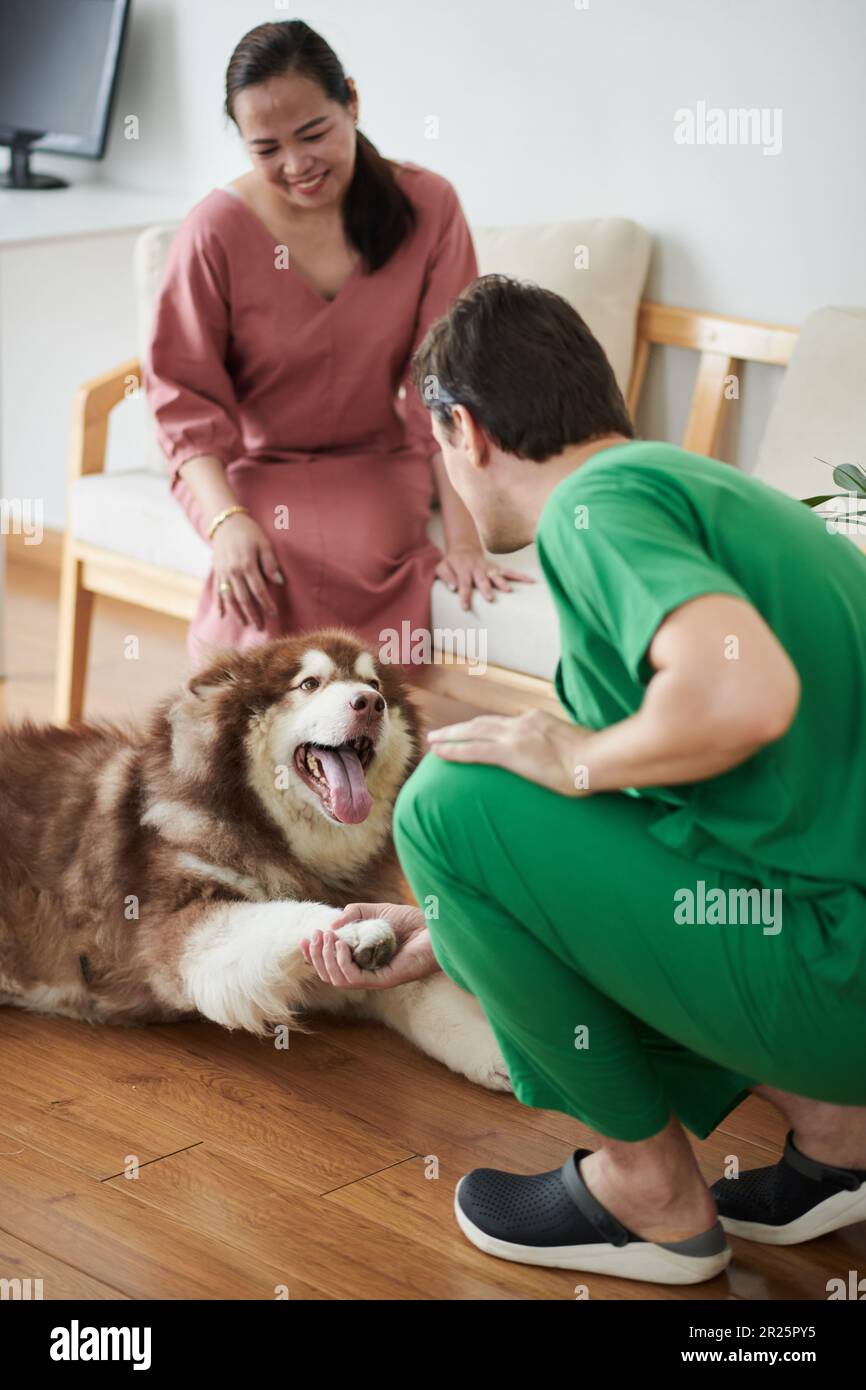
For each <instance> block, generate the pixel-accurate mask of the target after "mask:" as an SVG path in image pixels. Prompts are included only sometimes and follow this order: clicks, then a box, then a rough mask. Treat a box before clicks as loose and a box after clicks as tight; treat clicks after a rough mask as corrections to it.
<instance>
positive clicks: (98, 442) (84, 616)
mask: <svg viewBox="0 0 866 1390" xmlns="http://www.w3.org/2000/svg"><path fill="white" fill-rule="evenodd" d="M797 332H798V331H797V329H795V328H785V327H780V326H778V325H773V324H764V323H753V322H751V321H750V320H748V319H738V318H727V317H723V316H721V315H718V314H707V313H702V312H700V311H699V310H694V309H678V308H671V307H668V306H666V305H663V304H651V303H646V302H645V303H643V304H642V305H641V307H640V311H639V314H638V324H637V334H636V339H635V354H634V361H633V364H632V372H631V381H630V384H629V390H628V407H629V410H630V411H631V413H632V415H633V416H634V415H635V414H636V412H637V407H638V404H639V402H640V397H641V391H642V388H643V383H644V377H645V374H646V369H647V365H648V362H649V355H650V351H651V349H652V348H653V347H654V346H668V347H679V348H688V349H690V350H692V351H694V352H698V353H699V354H700V358H699V362H698V372H697V377H696V379H695V385H694V390H693V392H692V398H691V405H690V408H689V417H688V423H687V425H686V430H685V434H684V436H683V441H682V443H683V447H684V448H686V449H689V450H691V451H692V452H694V453H698V454H705V455H708V456H709V457H713V456H714V453H715V450H716V447H717V444H718V439H719V435H720V431H721V427H722V417H723V411H724V407H725V403H726V396H725V385H726V380H727V378H728V377H730V376H731V375H735V374H737V373H738V371H739V369H740V366H741V364H742V363H743V362H763V363H769V364H771V365H773V366H778V367H784V366H787V364H788V362H789V361H790V358H791V353H792V352H793V350H794V344H795V343H796V340H797ZM140 376H141V368H140V363H139V362H138V360H137V359H136V358H130V359H129V360H128V361H126V362H122V363H120V365H119V366H117V367H115V368H114V369H113V370H112V371H109V372H105V373H104V374H103V375H102V376H98V377H95V378H94V379H93V380H91V381H88V382H86V383H85V384H84V385H83V386H82V387H81V389H80V391H79V392H78V394H77V396H76V398H75V403H74V407H73V424H72V440H71V455H70V466H69V481H70V487H71V485H72V484H73V483H74V482H75V481H76V480H77V479H78V478H81V477H83V476H85V475H86V474H90V473H101V472H102V471H103V470H104V467H105V446H106V439H107V435H108V420H109V416H110V414H111V411H112V410H113V409H114V407H115V406H116V405H118V404H119V403H120V402H121V401H122V400H124V398H125V397H126V395H127V394H128V391H129V384H130V381H131V380H132V381H139V380H140ZM200 589H201V581H200V580H198V579H195V578H193V577H191V576H189V575H183V574H179V573H177V572H176V571H172V570H164V569H159V568H157V567H156V566H154V565H148V564H144V563H143V562H141V561H139V560H133V559H129V558H127V557H126V556H124V555H121V554H118V553H117V552H116V551H112V550H106V549H103V548H101V547H97V546H93V545H88V544H85V543H84V542H82V541H77V540H76V539H75V538H74V537H73V536H72V535H71V533H70V531H69V529H68V528H67V531H66V535H65V537H64V541H63V559H62V573H61V588H60V614H59V624H60V626H59V640H58V657H57V683H56V689H55V708H54V717H55V719H56V721H57V722H58V723H67V722H71V721H76V720H80V719H81V717H82V711H83V707H84V689H85V682H86V679H87V664H88V652H89V646H90V628H91V622H92V617H93V599H94V597H95V595H97V594H101V595H104V596H106V597H109V598H116V599H122V600H124V601H125V602H127V603H132V604H136V605H138V606H139V607H142V608H149V609H151V610H153V611H156V612H158V613H166V614H169V615H170V616H172V617H175V618H181V619H184V620H185V621H187V622H188V621H190V620H191V619H192V617H193V614H194V613H195V609H196V604H197V602H198V595H199V591H200ZM417 684H418V685H419V687H422V688H425V689H428V690H433V691H436V692H438V693H440V694H443V695H449V696H451V697H452V698H454V699H457V700H462V701H465V702H466V703H467V704H471V705H475V706H477V707H479V708H481V709H486V710H490V711H492V712H495V713H501V714H514V713H518V712H519V711H521V710H523V709H527V708H529V707H530V706H533V707H537V708H541V709H547V710H550V711H551V712H553V713H555V714H558V715H563V711H562V709H561V706H560V705H559V702H558V701H557V699H556V696H555V694H554V690H553V685H552V682H550V681H547V680H543V679H541V678H540V677H538V676H528V675H525V674H523V673H522V672H519V671H510V670H507V669H505V668H504V667H500V666H488V667H487V668H486V670H485V671H484V672H483V673H482V674H472V675H470V673H469V669H468V668H467V667H465V666H461V665H457V664H454V665H452V664H449V663H447V662H443V663H441V664H439V663H435V664H433V665H431V666H426V667H420V668H419V671H418V681H417ZM563 717H564V716H563Z"/></svg>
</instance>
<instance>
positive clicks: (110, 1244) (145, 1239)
mask: <svg viewBox="0 0 866 1390" xmlns="http://www.w3.org/2000/svg"><path fill="white" fill-rule="evenodd" d="M164 1161H165V1162H171V1161H172V1160H170V1159H166V1160H164ZM160 1166H161V1165H160V1164H154V1165H153V1169H156V1168H158V1167H160ZM142 1172H143V1173H149V1172H151V1169H150V1168H144V1169H142ZM117 1181H118V1182H119V1181H122V1180H121V1179H118V1180H117ZM136 1182H141V1178H140V1177H139V1178H138V1179H136V1180H135V1182H132V1181H128V1182H124V1186H123V1187H122V1188H117V1187H115V1186H114V1185H113V1184H112V1183H98V1182H94V1181H93V1179H92V1178H86V1177H84V1176H83V1175H82V1174H80V1173H78V1172H76V1171H75V1169H73V1168H69V1167H67V1165H66V1164H63V1163H60V1162H58V1161H57V1160H56V1159H51V1158H48V1157H47V1156H46V1155H45V1154H41V1153H39V1152H37V1150H36V1149H28V1148H23V1149H22V1150H21V1151H20V1152H19V1153H15V1154H11V1155H10V1154H0V1228H2V1229H3V1230H6V1231H9V1232H10V1234H11V1235H13V1236H17V1237H18V1239H19V1240H22V1241H25V1242H27V1243H28V1244H31V1245H35V1246H37V1247H39V1248H40V1249H45V1250H50V1251H51V1253H52V1254H53V1255H55V1256H56V1257H57V1258H59V1259H60V1260H63V1261H64V1262H66V1263H68V1264H74V1265H75V1267H76V1268H77V1269H79V1270H81V1271H82V1272H83V1273H85V1274H89V1275H90V1276H91V1277H92V1278H94V1279H97V1280H100V1281H103V1282H106V1283H108V1284H110V1285H113V1286H114V1287H116V1288H118V1289H120V1290H121V1291H122V1292H123V1293H125V1294H126V1296H127V1297H128V1298H172V1299H174V1298H177V1299H189V1298H193V1299H227V1298H232V1299H273V1298H274V1297H275V1294H274V1290H275V1288H276V1287H277V1286H278V1285H279V1284H281V1283H282V1282H284V1277H285V1269H284V1267H281V1266H279V1265H271V1264H269V1263H268V1261H267V1260H266V1259H264V1258H262V1256H261V1255H260V1254H259V1255H250V1254H247V1253H244V1252H241V1251H239V1250H238V1249H237V1248H236V1247H234V1246H228V1245H224V1244H223V1243H222V1242H221V1241H220V1240H219V1239H218V1238H216V1237H212V1236H209V1235H208V1234H206V1233H203V1232H200V1231H197V1230H193V1229H192V1228H191V1227H188V1226H184V1225H182V1224H181V1223H180V1222H178V1221H176V1220H173V1219H172V1218H171V1217H168V1216H165V1215H164V1214H163V1213H162V1212H161V1211H158V1210H156V1209H155V1208H154V1207H152V1206H145V1204H143V1203H141V1202H137V1201H134V1200H133V1199H132V1197H131V1196H130V1195H129V1189H131V1188H132V1187H134V1186H135V1183H136ZM293 1284H294V1294H295V1297H297V1298H322V1297H328V1295H327V1293H326V1292H325V1291H324V1290H322V1289H320V1288H318V1287H317V1285H316V1284H315V1282H314V1281H312V1280H310V1279H308V1278H306V1277H305V1276H302V1275H300V1274H299V1275H298V1277H297V1278H296V1279H295V1280H293Z"/></svg>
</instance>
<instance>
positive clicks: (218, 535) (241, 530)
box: [212, 512, 285, 632]
mask: <svg viewBox="0 0 866 1390" xmlns="http://www.w3.org/2000/svg"><path fill="white" fill-rule="evenodd" d="M212 547H213V568H214V581H215V584H216V596H217V603H218V604H219V615H220V617H221V618H223V617H225V614H226V612H227V611H228V610H229V609H233V610H234V612H235V613H237V615H238V617H239V618H240V620H241V622H243V623H247V624H249V625H250V626H252V627H257V628H258V630H259V632H261V631H262V629H263V627H264V619H263V616H262V615H263V614H264V613H268V614H269V615H270V616H271V617H272V618H276V617H278V616H279V615H278V613H277V608H276V605H275V603H274V601H273V599H272V597H271V595H270V593H269V592H268V584H269V583H274V584H284V583H285V578H284V576H283V573H282V571H281V570H280V567H279V565H278V564H277V557H276V555H275V554H274V552H273V549H272V547H271V544H270V541H269V540H268V538H267V536H266V535H265V533H264V531H263V530H262V528H261V526H259V524H258V522H257V521H254V520H253V518H252V517H251V516H247V515H246V513H244V512H235V513H234V515H233V516H229V517H227V518H226V520H225V521H224V522H222V524H221V525H220V526H218V527H217V529H216V531H215V533H214V538H213V541H212ZM223 584H228V585H229V586H230V587H229V588H228V589H223V588H221V585H223Z"/></svg>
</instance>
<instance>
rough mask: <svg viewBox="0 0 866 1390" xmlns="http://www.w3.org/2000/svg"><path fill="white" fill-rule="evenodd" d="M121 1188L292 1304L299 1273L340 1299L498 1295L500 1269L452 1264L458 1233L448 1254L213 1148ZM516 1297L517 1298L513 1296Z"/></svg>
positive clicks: (176, 1160)
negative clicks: (226, 1252)
mask: <svg viewBox="0 0 866 1390" xmlns="http://www.w3.org/2000/svg"><path fill="white" fill-rule="evenodd" d="M404 1166H405V1165H404V1164H403V1163H400V1164H397V1165H391V1167H390V1168H389V1169H388V1171H394V1168H395V1167H396V1168H402V1167H404ZM121 1182H123V1179H115V1180H112V1182H111V1183H109V1184H108V1186H112V1187H113V1186H116V1185H117V1184H118V1183H121ZM353 1186H354V1184H353ZM124 1190H128V1192H129V1195H130V1196H131V1197H132V1198H134V1199H135V1200H136V1201H137V1202H139V1203H142V1204H146V1205H147V1207H149V1208H151V1209H155V1210H157V1211H159V1212H160V1213H161V1214H164V1215H167V1216H170V1217H171V1218H173V1220H174V1221H176V1222H178V1223H179V1224H182V1225H183V1227H184V1228H185V1229H187V1230H195V1231H199V1232H209V1233H212V1234H213V1235H214V1236H215V1237H216V1238H217V1239H219V1240H220V1241H221V1242H222V1243H223V1244H224V1245H226V1246H229V1245H230V1246H231V1247H232V1248H233V1249H235V1250H237V1251H239V1252H242V1253H244V1254H246V1255H249V1256H250V1257H251V1258H253V1259H262V1260H264V1261H266V1262H267V1264H268V1265H269V1267H271V1268H279V1269H280V1270H282V1273H283V1280H284V1282H285V1283H286V1284H287V1285H288V1288H289V1296H290V1297H294V1296H295V1286H296V1281H297V1279H298V1277H300V1276H301V1275H302V1276H303V1278H304V1279H307V1280H310V1281H312V1282H313V1283H314V1284H315V1285H316V1286H317V1288H319V1289H322V1290H324V1291H325V1292H326V1293H327V1294H328V1295H329V1296H330V1297H332V1298H339V1299H343V1300H353V1299H448V1300H452V1299H498V1298H501V1297H503V1292H502V1289H501V1286H500V1285H499V1283H498V1282H497V1279H496V1277H495V1276H496V1271H489V1270H486V1269H485V1268H484V1266H483V1264H481V1263H479V1266H478V1268H477V1269H475V1270H473V1269H472V1268H471V1267H470V1266H468V1265H467V1264H466V1263H465V1262H464V1261H462V1260H461V1259H459V1258H457V1257H456V1256H457V1253H458V1242H459V1240H462V1236H461V1235H460V1233H459V1232H458V1233H457V1235H456V1236H455V1237H453V1238H452V1241H451V1244H450V1248H448V1249H444V1250H443V1249H438V1248H436V1247H433V1246H431V1245H430V1244H429V1243H426V1242H419V1241H416V1240H413V1239H412V1238H411V1234H409V1233H406V1232H401V1231H400V1230H395V1231H390V1230H385V1229H384V1228H383V1227H382V1225H381V1224H380V1223H378V1222H375V1221H367V1220H364V1219H363V1217H358V1216H357V1215H356V1214H355V1213H353V1212H350V1211H343V1210H341V1209H340V1208H339V1206H336V1205H334V1204H333V1203H328V1202H327V1200H326V1199H325V1198H324V1197H312V1196H310V1195H309V1194H308V1193H305V1192H304V1191H302V1190H301V1189H300V1188H299V1187H298V1186H297V1185H296V1184H295V1183H294V1182H290V1181H289V1180H288V1179H287V1178H284V1177H280V1176H279V1175H277V1174H275V1173H268V1174H265V1173H263V1172H262V1171H261V1170H260V1169H257V1168H256V1167H255V1166H253V1165H252V1164H250V1163H247V1162H245V1161H244V1160H242V1159H240V1158H237V1157H235V1156H232V1155H229V1154H226V1153H225V1152H220V1151H217V1150H216V1149H214V1147H213V1146H212V1145H210V1144H205V1145H203V1146H202V1147H201V1148H199V1149H195V1150H191V1151H188V1152H186V1153H182V1154H176V1155H175V1156H174V1157H173V1158H169V1159H165V1160H164V1161H163V1162H161V1163H155V1164H153V1165H152V1166H151V1167H150V1168H146V1169H143V1170H142V1173H141V1176H140V1178H139V1179H138V1180H137V1181H136V1182H135V1183H125V1184H124ZM512 1296H513V1297H520V1296H521V1295H520V1292H519V1290H516V1291H515V1292H514V1293H513V1295H512Z"/></svg>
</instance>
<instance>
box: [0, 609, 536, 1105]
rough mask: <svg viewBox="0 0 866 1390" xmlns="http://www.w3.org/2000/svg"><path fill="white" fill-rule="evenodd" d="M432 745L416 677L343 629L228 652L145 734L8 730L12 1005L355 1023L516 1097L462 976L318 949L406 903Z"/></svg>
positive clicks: (4, 965)
mask: <svg viewBox="0 0 866 1390" xmlns="http://www.w3.org/2000/svg"><path fill="white" fill-rule="evenodd" d="M421 754H422V748H421V735H420V722H419V717H418V713H417V711H416V709H415V707H414V706H413V704H412V702H411V700H410V699H409V697H408V694H407V691H406V688H405V685H404V683H403V681H402V680H401V679H400V677H399V675H398V673H397V672H396V671H395V670H394V669H393V668H392V667H389V666H388V665H381V666H380V665H379V664H378V663H377V661H376V659H375V657H374V655H373V653H372V652H371V651H369V650H368V649H367V648H366V647H364V646H363V645H362V644H361V643H360V642H359V641H358V640H357V639H356V638H355V637H354V636H353V635H352V634H351V633H349V632H346V631H343V630H342V629H327V630H325V631H323V632H318V633H313V634H310V635H309V636H306V637H301V638H287V639H285V640H283V641H279V642H272V643H268V644H267V645H265V646H261V647H257V648H254V649H253V650H252V651H251V652H247V653H223V654H221V656H220V657H219V658H218V659H215V661H214V664H213V665H212V666H211V667H209V668H208V669H207V670H206V671H204V672H202V673H201V674H199V675H198V676H195V677H193V678H191V679H190V680H189V681H188V682H187V684H186V685H185V687H184V688H183V690H182V691H181V692H180V694H179V695H177V696H175V697H171V698H169V699H166V700H164V701H163V702H162V703H161V704H160V706H159V707H158V708H157V709H156V710H155V711H154V713H153V715H152V717H151V719H150V720H149V722H148V723H147V725H146V726H144V727H142V728H127V727H122V726H119V725H117V724H108V723H99V724H89V725H83V726H81V727H78V728H71V729H63V728H54V727H42V728H40V727H37V726H35V725H33V724H31V723H25V724H23V725H21V726H20V727H18V728H14V729H8V730H6V731H4V732H3V733H2V734H0V826H2V838H0V1005H2V1004H12V1005H17V1006H18V1007H21V1008H26V1009H33V1010H36V1011H39V1012H44V1013H54V1014H65V1015H67V1016H69V1017H72V1018H81V1019H87V1020H90V1021H91V1022H102V1023H123V1024H136V1023H148V1022H154V1021H173V1020H179V1019H183V1018H189V1017H195V1016H204V1017H206V1018H210V1019H213V1020H214V1021H216V1022H217V1023H220V1024H222V1025H223V1026H225V1027H227V1028H243V1029H246V1030H248V1031H251V1032H254V1033H260V1034H261V1033H266V1032H268V1031H269V1029H270V1027H271V1026H272V1025H276V1024H286V1025H288V1026H289V1027H295V1028H297V1027H303V1026H304V1024H303V1021H302V1019H303V1015H304V1014H306V1013H309V1012H311V1011H317V1010H326V1011H329V1012H330V1011H338V1010H347V1011H348V1010H351V1011H353V1012H354V1013H356V1014H359V1015H364V1016H368V1017H375V1018H379V1019H381V1020H382V1021H383V1022H385V1023H387V1024H389V1025H390V1026H392V1027H394V1028H396V1029H398V1031H400V1032H401V1033H403V1034H404V1036H406V1037H408V1038H410V1039H411V1040H412V1041H413V1042H415V1043H416V1044H417V1045H418V1046H419V1047H421V1048H422V1049H423V1050H424V1051H425V1052H427V1053H429V1054H430V1055H431V1056H433V1057H436V1058H437V1059H438V1060H440V1061H442V1062H444V1063H445V1064H446V1065H447V1066H450V1067H451V1068H452V1069H453V1070H455V1071H459V1072H461V1073H463V1074H464V1075H467V1076H469V1077H471V1079H473V1080H476V1081H479V1082H481V1083H482V1084H484V1085H487V1086H490V1087H492V1088H494V1089H503V1090H504V1089H508V1088H509V1082H508V1074H507V1070H506V1068H505V1064H504V1062H503V1060H502V1058H501V1054H500V1053H499V1050H498V1048H497V1046H496V1043H495V1040H494V1038H493V1034H492V1032H491V1030H490V1027H489V1025H488V1023H487V1021H486V1019H485V1017H484V1014H483V1012H482V1011H481V1009H480V1006H479V1005H478V1003H477V1001H476V1000H475V999H474V998H472V997H471V996H470V995H468V994H466V993H465V992H464V991H462V990H460V989H458V987H457V986H456V985H455V984H454V983H453V982H452V981H451V980H450V979H448V977H447V976H445V975H443V974H441V973H437V974H435V975H432V976H430V977H429V978H427V979H425V980H420V981H416V982H413V983H411V984H406V985H399V986H396V987H394V988H392V989H384V990H382V989H379V990H373V989H371V990H339V989H334V988H333V987H331V986H330V985H327V984H325V983H324V982H323V981H321V980H320V979H319V977H318V975H317V974H316V972H315V971H314V970H313V969H312V967H311V966H310V965H308V964H307V962H306V961H305V959H304V956H303V953H302V952H301V950H300V946H299V942H300V940H301V939H302V938H304V937H307V936H309V935H310V933H311V932H312V931H313V930H314V929H315V928H317V927H323V926H326V925H327V924H328V923H329V922H332V921H334V920H335V919H336V918H337V917H338V916H340V915H341V912H342V909H343V907H344V906H345V905H346V903H348V902H371V903H386V902H398V901H400V899H401V895H402V885H401V880H400V872H399V866H398V864H397V860H396V855H395V852H394V847H393V842H392V839H391V813H392V810H393V805H394V801H395V800H396V796H397V793H398V791H399V789H400V787H401V786H402V784H403V782H404V781H405V780H406V777H407V776H408V775H409V773H410V772H411V770H412V769H413V767H414V766H415V765H416V764H417V762H418V760H419V758H420V757H421ZM339 934H340V935H341V936H342V937H344V939H346V940H348V941H349V944H350V946H351V947H352V949H353V954H354V956H355V959H356V960H357V961H358V963H359V964H361V965H363V966H373V967H375V966H376V965H377V964H379V965H381V964H384V963H385V962H386V961H387V960H388V959H390V956H391V955H392V954H393V952H394V949H395V946H396V939H395V937H394V934H393V931H392V929H391V927H390V926H389V925H388V923H387V922H385V921H383V920H382V919H376V920H374V921H363V922H359V923H357V924H354V923H353V924H349V925H348V926H345V927H343V928H340V929H339Z"/></svg>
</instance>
